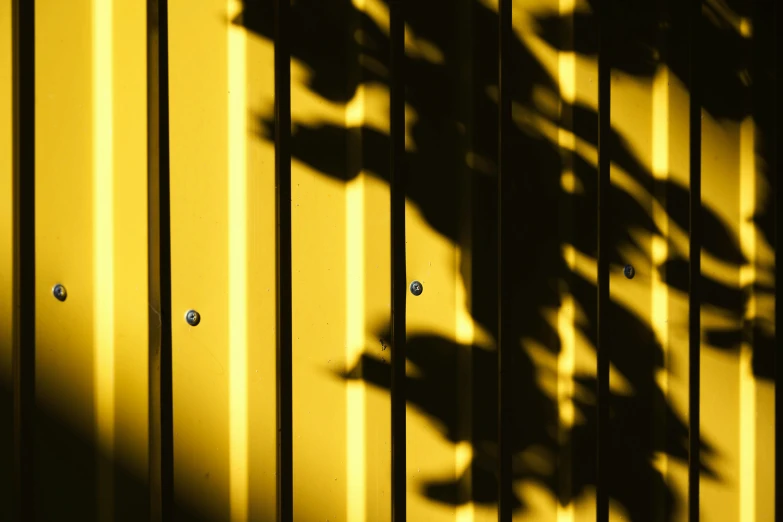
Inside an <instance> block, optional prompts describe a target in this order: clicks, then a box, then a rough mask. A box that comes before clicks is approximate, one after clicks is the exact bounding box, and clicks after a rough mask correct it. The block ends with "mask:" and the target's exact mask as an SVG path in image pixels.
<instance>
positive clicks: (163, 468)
mask: <svg viewBox="0 0 783 522" xmlns="http://www.w3.org/2000/svg"><path fill="white" fill-rule="evenodd" d="M168 90H169V87H168V3H167V0H148V2H147V140H148V141H147V143H148V158H149V159H148V161H149V164H148V178H147V183H148V186H147V190H148V202H147V205H148V207H147V214H148V234H149V236H148V242H149V243H148V255H149V287H148V292H149V306H150V310H149V350H150V351H149V368H150V374H149V380H150V394H149V397H150V399H149V400H150V403H149V411H150V421H149V422H150V433H149V440H150V457H149V458H150V466H149V468H150V504H151V505H150V512H151V514H152V517H151V518H152V520H153V521H156V522H160V521H163V520H170V518H171V516H172V513H173V503H174V476H173V475H174V447H173V444H174V438H173V437H174V431H173V403H172V399H173V397H172V373H171V370H172V367H171V363H172V361H171V227H170V213H169V204H170V199H169V196H170V191H169V107H168Z"/></svg>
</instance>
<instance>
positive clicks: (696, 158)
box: [688, 0, 702, 522]
mask: <svg viewBox="0 0 783 522" xmlns="http://www.w3.org/2000/svg"><path fill="white" fill-rule="evenodd" d="M690 2H691V3H690V6H689V7H690V9H689V11H690V35H689V42H690V57H689V59H690V73H689V89H690V205H689V211H688V221H689V223H690V225H689V226H690V246H689V252H690V254H689V255H690V271H689V276H688V347H689V371H688V374H689V380H688V382H689V398H688V412H689V429H688V434H689V438H688V520H690V521H691V522H698V520H699V469H700V465H699V464H700V456H699V449H700V448H699V426H700V423H699V419H700V410H699V398H700V382H701V379H700V371H701V361H700V358H699V355H700V346H701V317H700V311H701V307H700V304H701V294H700V289H699V279H700V278H701V85H700V81H701V80H700V78H699V73H700V71H699V60H700V57H699V38H700V34H699V33H700V31H699V26H700V23H701V3H702V0H690Z"/></svg>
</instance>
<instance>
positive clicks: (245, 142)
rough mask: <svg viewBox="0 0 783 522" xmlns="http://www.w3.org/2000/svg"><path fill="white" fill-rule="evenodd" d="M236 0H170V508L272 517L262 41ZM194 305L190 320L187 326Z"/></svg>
mask: <svg viewBox="0 0 783 522" xmlns="http://www.w3.org/2000/svg"><path fill="white" fill-rule="evenodd" d="M240 12H241V4H240V3H239V2H233V1H212V2H206V3H200V4H199V5H198V6H194V5H192V4H191V3H189V2H171V3H170V4H169V45H170V48H169V67H170V69H169V78H170V82H171V83H170V126H171V127H170V147H171V236H172V321H173V329H172V332H173V337H172V343H173V376H172V379H173V389H174V394H173V400H174V404H173V408H174V496H175V503H176V506H177V507H176V509H175V511H176V518H178V519H186V518H187V517H188V516H192V515H193V514H194V513H198V514H199V515H200V516H204V517H207V518H208V519H210V520H212V519H214V520H274V519H275V516H276V493H275V488H276V486H275V484H276V474H275V469H276V464H275V459H276V432H277V428H276V415H275V404H276V402H275V393H276V391H275V390H276V387H275V346H276V345H275V338H276V337H275V320H276V319H275V318H276V313H275V295H276V288H275V199H274V197H275V192H274V187H275V185H274V151H273V148H272V145H271V144H270V143H268V142H265V141H263V140H262V138H261V134H260V132H259V131H258V121H257V120H258V118H259V117H261V116H262V115H265V113H266V112H267V111H269V105H268V102H269V100H270V99H272V96H273V85H272V81H273V69H272V63H273V59H272V56H273V49H272V46H271V45H270V44H269V42H266V41H263V40H261V39H259V38H257V36H254V35H252V34H250V33H249V32H248V31H247V30H246V29H245V28H244V27H243V26H241V25H239V24H237V23H234V22H233V21H234V20H235V19H236V17H237V15H239V14H240ZM190 309H194V310H196V311H198V312H199V313H200V315H201V323H200V324H199V325H198V326H196V327H191V326H189V325H188V324H187V323H186V322H185V319H184V318H185V313H186V312H187V311H188V310H190Z"/></svg>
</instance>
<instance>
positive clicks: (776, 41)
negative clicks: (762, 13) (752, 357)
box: [762, 0, 783, 522]
mask: <svg viewBox="0 0 783 522" xmlns="http://www.w3.org/2000/svg"><path fill="white" fill-rule="evenodd" d="M773 4H774V7H773V9H774V17H773V19H774V21H773V24H774V28H773V31H772V34H773V37H772V38H773V44H772V45H773V51H772V53H771V55H772V56H771V59H772V60H773V61H772V63H773V64H774V65H772V66H771V67H773V68H774V87H773V90H772V92H774V93H775V94H774V105H773V128H772V133H773V136H772V139H771V140H770V143H772V145H773V147H772V148H771V150H770V152H769V154H770V156H771V160H772V162H771V165H770V178H771V179H770V181H771V182H772V187H773V190H774V191H775V192H774V198H775V210H774V213H775V225H774V226H775V232H774V235H775V240H774V241H775V243H774V249H775V340H774V343H773V347H775V348H773V350H774V354H775V355H774V357H775V520H777V521H778V522H783V444H781V440H783V422H782V421H783V382H781V381H782V379H781V376H783V372H782V371H781V362H782V361H783V357H781V354H780V348H779V347H780V346H781V332H783V303H781V299H780V292H779V291H778V290H780V286H781V283H782V282H783V263H781V260H780V256H779V255H778V254H780V244H781V243H780V233H781V213H780V205H781V201H783V198H781V196H783V183H781V176H780V152H779V151H780V150H781V147H783V144H781V142H780V137H781V133H780V107H781V104H780V66H779V63H780V60H781V57H782V55H781V53H780V42H781V38H780V30H781V28H782V27H783V23H781V22H783V16H782V15H781V13H783V9H781V6H780V0H773ZM762 110H763V109H762Z"/></svg>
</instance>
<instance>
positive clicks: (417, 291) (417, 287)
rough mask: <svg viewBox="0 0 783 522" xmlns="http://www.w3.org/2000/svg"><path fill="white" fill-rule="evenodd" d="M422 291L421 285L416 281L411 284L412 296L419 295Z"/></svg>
mask: <svg viewBox="0 0 783 522" xmlns="http://www.w3.org/2000/svg"><path fill="white" fill-rule="evenodd" d="M423 291H424V287H423V286H421V283H419V282H418V281H414V282H412V283H411V293H412V294H413V295H417V296H418V295H421V293H422V292H423Z"/></svg>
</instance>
